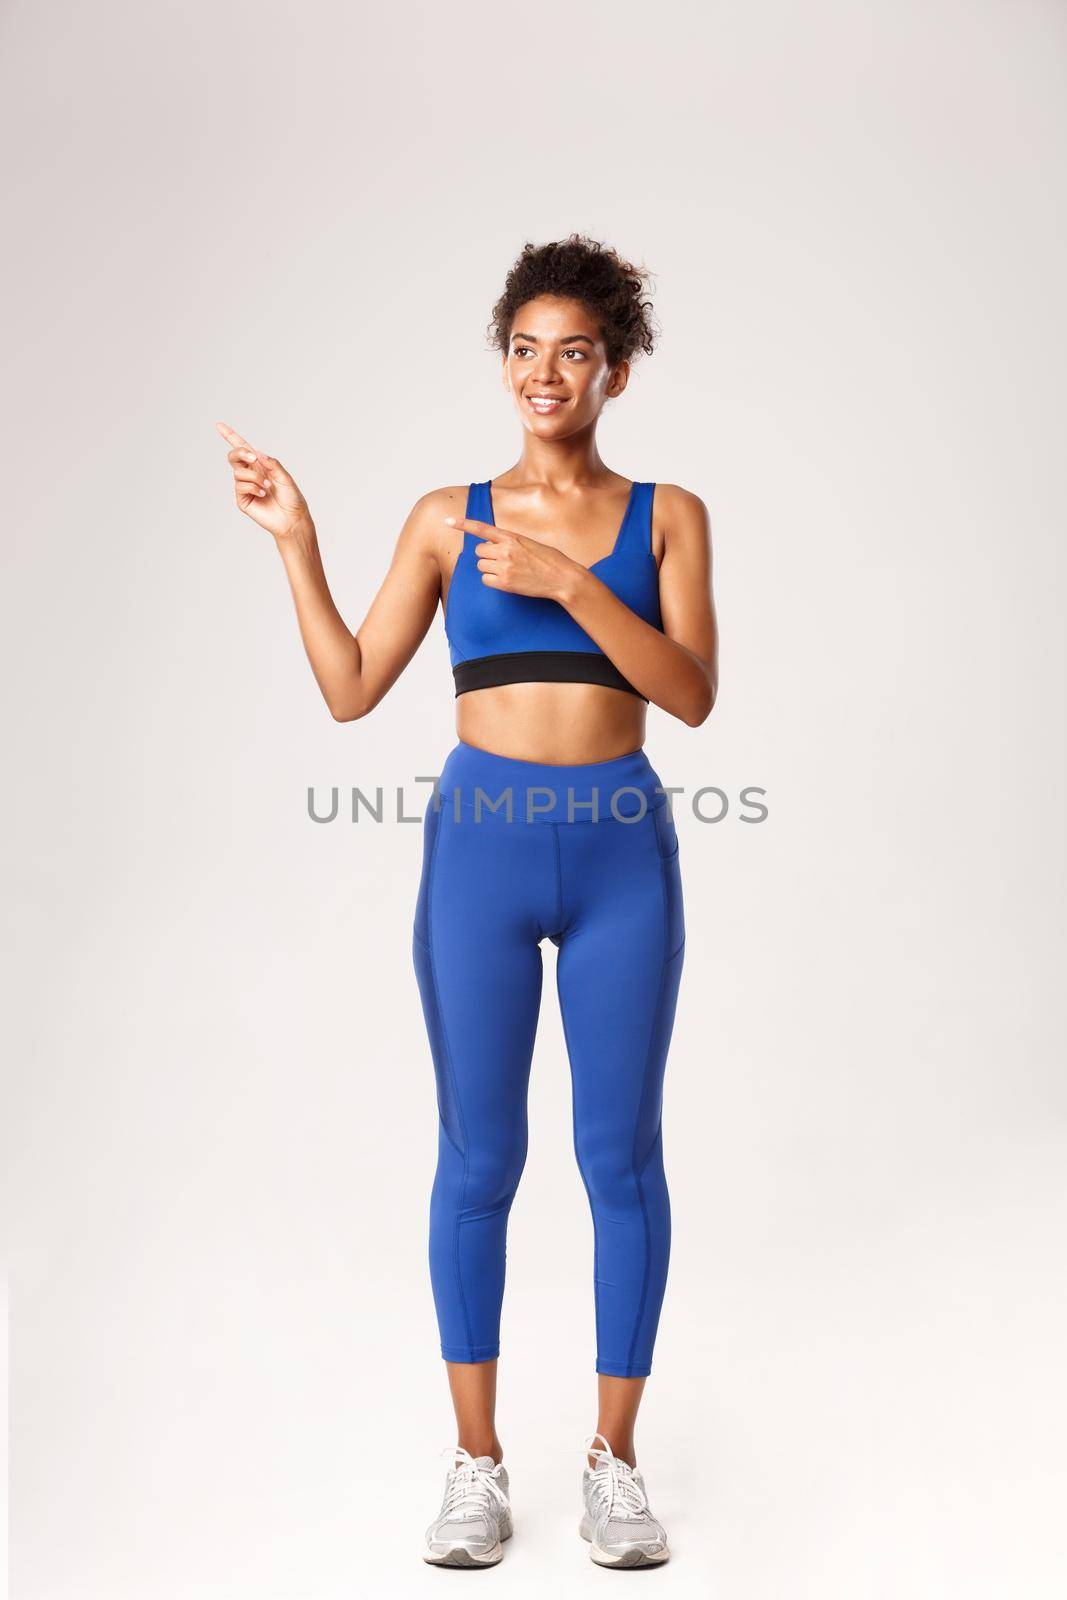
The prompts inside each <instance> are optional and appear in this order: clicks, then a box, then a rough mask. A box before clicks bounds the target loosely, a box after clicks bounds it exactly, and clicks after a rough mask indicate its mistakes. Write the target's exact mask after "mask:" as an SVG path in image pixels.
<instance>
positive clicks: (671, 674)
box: [446, 483, 719, 728]
mask: <svg viewBox="0 0 1067 1600" xmlns="http://www.w3.org/2000/svg"><path fill="white" fill-rule="evenodd" d="M656 516H657V520H660V521H661V522H662V523H663V524H664V525H665V527H666V546H665V549H664V554H663V559H662V561H661V562H660V568H659V600H660V615H661V618H662V621H663V631H662V632H661V631H660V630H659V629H658V628H653V627H652V626H651V625H650V624H649V623H647V622H645V621H644V620H643V619H642V618H641V617H639V616H637V614H636V613H635V612H633V611H631V610H630V608H629V606H628V605H626V604H625V603H624V602H623V601H622V600H620V599H619V598H618V596H617V595H615V594H613V593H612V591H611V590H610V589H609V588H608V586H607V584H605V583H601V581H600V579H599V578H598V577H597V576H596V573H595V572H590V571H588V570H587V569H586V568H585V567H583V566H582V565H581V563H580V562H577V561H572V560H571V558H570V556H566V555H564V554H563V552H562V550H557V549H555V547H554V546H552V545H549V544H545V543H543V542H542V541H541V540H538V539H531V538H529V537H527V536H526V535H525V534H521V533H513V532H511V531H510V530H509V529H507V528H497V527H494V526H493V525H492V524H491V523H485V522H474V521H470V520H465V519H459V518H456V517H449V518H446V521H448V522H451V523H452V524H453V526H456V527H460V528H463V529H465V530H466V531H467V532H468V533H477V534H480V535H481V536H482V539H483V540H484V543H482V544H479V545H476V546H475V551H476V554H477V556H478V570H479V571H480V572H481V574H482V582H483V583H485V584H488V585H489V586H490V587H492V588H496V589H506V590H508V591H509V592H511V593H512V594H527V595H542V596H544V597H546V598H547V599H550V600H556V601H558V602H559V604H560V605H561V606H563V607H564V609H565V610H566V611H569V612H570V614H571V616H572V617H573V618H574V620H575V622H577V624H578V625H579V627H580V628H583V629H584V630H585V632H586V633H587V634H588V635H589V637H590V638H591V639H592V640H593V641H594V642H595V643H596V644H598V645H599V646H600V648H601V650H603V652H604V654H605V655H606V656H607V657H608V659H609V660H610V661H613V662H614V663H615V665H616V666H617V667H618V669H619V671H620V672H621V673H622V674H623V676H624V677H625V678H627V679H628V680H629V681H630V683H632V684H633V686H634V688H635V689H639V690H640V691H641V693H642V694H644V695H647V696H648V698H649V700H650V701H651V702H652V703H653V704H654V705H657V706H661V707H662V708H663V710H664V711H669V712H670V713H671V715H672V716H675V717H679V718H680V719H681V720H682V721H683V722H686V723H688V724H689V726H690V727H691V728H697V727H699V726H700V724H701V723H702V722H703V721H704V720H705V719H706V718H707V716H708V715H709V713H710V712H711V708H712V706H713V705H714V704H715V696H716V694H717V692H718V678H719V667H718V625H717V623H716V619H715V602H714V598H713V596H712V586H711V532H710V529H709V526H708V511H707V507H706V506H705V504H704V502H703V501H702V500H700V499H699V498H698V497H697V496H696V495H695V494H690V493H689V491H688V490H686V489H680V488H678V487H677V486H676V485H675V484H672V483H664V484H660V485H658V487H657V489H656Z"/></svg>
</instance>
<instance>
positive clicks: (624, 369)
mask: <svg viewBox="0 0 1067 1600" xmlns="http://www.w3.org/2000/svg"><path fill="white" fill-rule="evenodd" d="M629 378H630V363H629V362H628V361H620V362H618V364H617V365H616V366H615V367H614V369H613V370H612V374H611V377H610V378H609V379H608V386H607V388H606V389H605V391H604V393H605V395H606V396H607V398H608V399H609V400H617V399H618V397H619V395H620V394H622V391H623V390H624V389H625V388H626V385H627V383H628V382H629Z"/></svg>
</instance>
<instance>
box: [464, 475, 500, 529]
mask: <svg viewBox="0 0 1067 1600" xmlns="http://www.w3.org/2000/svg"><path fill="white" fill-rule="evenodd" d="M491 481H492V480H491V479H487V480H486V482H485V483H472V484H471V486H470V488H469V489H468V490H467V509H466V511H465V512H464V515H465V517H466V518H467V520H468V522H492V520H493V502H492V501H491V500H490V498H489V483H490V482H491ZM471 537H472V538H474V537H476V535H473V534H472V535H471Z"/></svg>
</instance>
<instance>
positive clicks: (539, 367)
mask: <svg viewBox="0 0 1067 1600" xmlns="http://www.w3.org/2000/svg"><path fill="white" fill-rule="evenodd" d="M629 371H630V368H629V363H628V362H626V361H620V362H617V363H616V365H615V366H611V365H610V364H609V362H608V355H607V349H606V347H605V344H604V336H603V334H602V332H601V329H600V326H599V324H598V323H597V322H596V321H595V320H594V318H593V317H592V315H591V314H590V312H589V311H588V310H587V309H586V308H585V306H584V305H583V304H582V302H581V301H580V300H568V299H563V298H560V297H557V296H556V295H538V296H537V298H536V299H535V300H528V301H527V302H526V304H525V305H521V306H520V307H519V309H518V310H517V311H516V313H515V319H514V322H513V323H512V328H511V339H510V342H509V345H508V353H507V355H506V356H505V358H504V370H503V378H504V384H505V386H506V387H507V388H508V389H509V390H510V391H511V394H512V396H513V398H514V401H515V405H516V408H517V410H518V413H519V416H520V418H521V420H522V425H523V427H524V428H528V429H529V430H530V432H531V433H535V434H537V435H538V437H539V438H545V439H550V438H551V439H562V438H565V437H566V436H567V435H568V434H571V433H574V432H576V431H577V430H578V429H579V428H584V427H588V426H589V425H590V424H591V423H594V422H595V421H596V419H597V417H598V416H599V415H600V413H601V411H602V410H603V408H604V404H605V402H606V401H607V400H609V399H614V397H615V396H616V395H620V394H621V393H622V391H623V390H624V389H625V387H626V380H627V378H628V376H629Z"/></svg>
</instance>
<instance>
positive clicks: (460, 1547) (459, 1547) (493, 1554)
mask: <svg viewBox="0 0 1067 1600" xmlns="http://www.w3.org/2000/svg"><path fill="white" fill-rule="evenodd" d="M514 1531H515V1530H514V1528H513V1527H512V1525H511V1521H510V1519H509V1521H508V1524H507V1527H506V1528H501V1530H500V1539H499V1542H498V1543H497V1544H495V1545H494V1546H493V1548H492V1549H491V1550H488V1551H486V1552H485V1554H484V1555H483V1554H475V1552H474V1551H473V1550H468V1549H467V1546H466V1545H464V1544H456V1545H453V1546H452V1548H451V1550H444V1551H442V1552H441V1554H440V1555H438V1554H437V1552H436V1551H434V1550H431V1549H430V1548H429V1546H428V1545H427V1546H425V1547H424V1549H423V1552H422V1559H423V1560H424V1561H426V1562H428V1563H429V1565H430V1566H431V1567H495V1566H496V1564H497V1562H498V1561H502V1560H503V1558H504V1541H505V1539H510V1538H511V1535H512V1533H513V1532H514Z"/></svg>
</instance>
